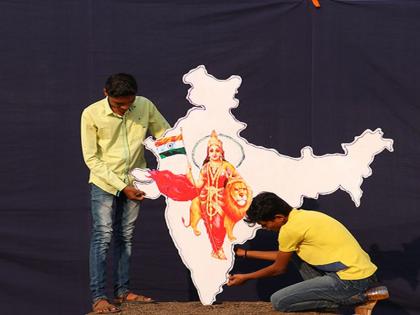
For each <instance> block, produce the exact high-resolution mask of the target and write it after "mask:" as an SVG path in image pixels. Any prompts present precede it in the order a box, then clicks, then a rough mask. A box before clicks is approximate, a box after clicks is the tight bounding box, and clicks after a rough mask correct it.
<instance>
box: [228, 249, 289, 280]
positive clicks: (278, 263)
mask: <svg viewBox="0 0 420 315" xmlns="http://www.w3.org/2000/svg"><path fill="white" fill-rule="evenodd" d="M291 256H292V252H282V251H279V252H278V253H277V257H276V260H275V261H274V263H273V264H272V265H270V266H268V267H265V268H262V269H260V270H257V271H255V272H251V273H245V274H236V275H231V276H230V277H229V281H228V283H227V285H228V286H234V285H241V284H244V283H245V282H246V281H248V280H250V279H259V278H266V277H272V276H277V275H279V274H282V273H284V272H285V271H286V267H287V264H288V263H289V260H290V258H291Z"/></svg>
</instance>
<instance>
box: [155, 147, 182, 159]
mask: <svg viewBox="0 0 420 315" xmlns="http://www.w3.org/2000/svg"><path fill="white" fill-rule="evenodd" d="M175 154H186V152H185V148H176V149H172V150H168V151H165V152H162V153H159V156H160V157H161V158H162V159H164V158H166V157H168V156H171V155H175Z"/></svg>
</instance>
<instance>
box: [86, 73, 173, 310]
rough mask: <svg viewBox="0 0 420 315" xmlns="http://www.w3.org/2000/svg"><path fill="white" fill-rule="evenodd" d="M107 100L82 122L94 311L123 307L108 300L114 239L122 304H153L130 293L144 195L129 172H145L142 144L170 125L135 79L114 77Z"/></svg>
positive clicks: (116, 281) (108, 83) (118, 299)
mask: <svg viewBox="0 0 420 315" xmlns="http://www.w3.org/2000/svg"><path fill="white" fill-rule="evenodd" d="M104 94H105V98H104V99H102V100H100V101H98V102H96V103H93V104H92V105H90V106H88V107H87V108H85V110H84V111H83V113H82V119H81V138H82V151H83V158H84V160H85V162H86V165H87V166H88V168H89V169H90V177H89V183H90V184H91V211H92V221H93V228H92V237H91V244H90V256H89V267H90V289H91V293H92V298H93V311H94V312H96V313H115V312H119V311H120V309H119V308H118V307H117V306H115V305H113V304H111V303H110V302H109V300H108V298H107V296H106V293H105V287H106V257H107V253H108V249H109V245H110V242H111V237H113V238H114V240H113V244H114V246H115V248H114V252H113V256H114V257H113V259H114V260H113V273H114V274H113V282H114V295H115V298H116V302H117V303H122V302H132V301H135V302H153V300H152V299H151V298H148V297H145V296H143V295H138V294H135V293H133V292H131V291H130V289H129V263H130V256H131V245H132V238H133V232H134V226H135V222H136V219H137V216H138V213H139V206H140V201H141V200H142V199H143V198H144V193H143V192H142V191H140V190H138V189H136V188H135V187H134V186H133V185H132V178H131V176H130V173H129V172H130V171H131V170H132V169H134V168H137V167H138V168H145V167H146V161H145V158H144V146H143V140H144V139H145V137H146V133H147V132H148V131H149V132H150V134H152V135H153V136H154V137H155V138H158V137H160V136H161V135H162V134H163V133H164V131H165V130H166V129H168V128H169V127H170V126H169V124H168V122H167V121H166V120H165V118H163V116H162V115H161V114H160V113H159V111H158V110H157V109H156V107H155V105H154V104H153V103H152V102H151V101H150V100H148V99H147V98H145V97H142V96H136V95H137V83H136V80H135V79H134V77H133V76H132V75H129V74H125V73H118V74H114V75H111V76H110V77H109V78H108V79H107V81H106V83H105V88H104Z"/></svg>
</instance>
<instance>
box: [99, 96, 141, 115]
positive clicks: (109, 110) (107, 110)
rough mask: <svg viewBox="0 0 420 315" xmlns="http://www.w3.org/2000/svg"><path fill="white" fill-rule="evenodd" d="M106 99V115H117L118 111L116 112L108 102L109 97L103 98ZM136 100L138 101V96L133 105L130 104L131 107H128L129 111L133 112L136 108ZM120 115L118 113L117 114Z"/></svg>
mask: <svg viewBox="0 0 420 315" xmlns="http://www.w3.org/2000/svg"><path fill="white" fill-rule="evenodd" d="M103 101H104V110H105V115H107V116H109V115H117V114H116V113H114V112H113V111H112V109H111V105H109V102H108V97H105V98H104V99H103ZM136 101H137V96H136V98H135V99H134V103H133V105H131V106H130V108H129V109H128V112H132V111H133V109H134V108H136ZM117 116H118V115H117Z"/></svg>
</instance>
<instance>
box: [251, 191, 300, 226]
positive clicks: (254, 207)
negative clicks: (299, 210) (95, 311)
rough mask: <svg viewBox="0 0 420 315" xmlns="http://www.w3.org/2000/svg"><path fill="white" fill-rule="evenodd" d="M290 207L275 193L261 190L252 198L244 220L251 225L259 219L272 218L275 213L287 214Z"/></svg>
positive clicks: (266, 219)
mask: <svg viewBox="0 0 420 315" xmlns="http://www.w3.org/2000/svg"><path fill="white" fill-rule="evenodd" d="M292 209H293V208H292V207H291V206H290V205H289V204H288V203H287V202H286V201H284V200H283V199H281V198H280V197H279V196H277V195H276V194H274V193H272V192H262V193H260V194H258V195H257V196H255V197H254V199H253V200H252V203H251V206H250V207H249V209H248V211H247V212H246V217H245V218H244V221H245V222H246V223H248V224H249V225H251V226H252V225H254V224H255V223H258V222H260V221H270V220H273V219H274V218H275V216H276V215H277V214H281V215H284V216H288V215H289V213H290V211H292Z"/></svg>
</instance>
